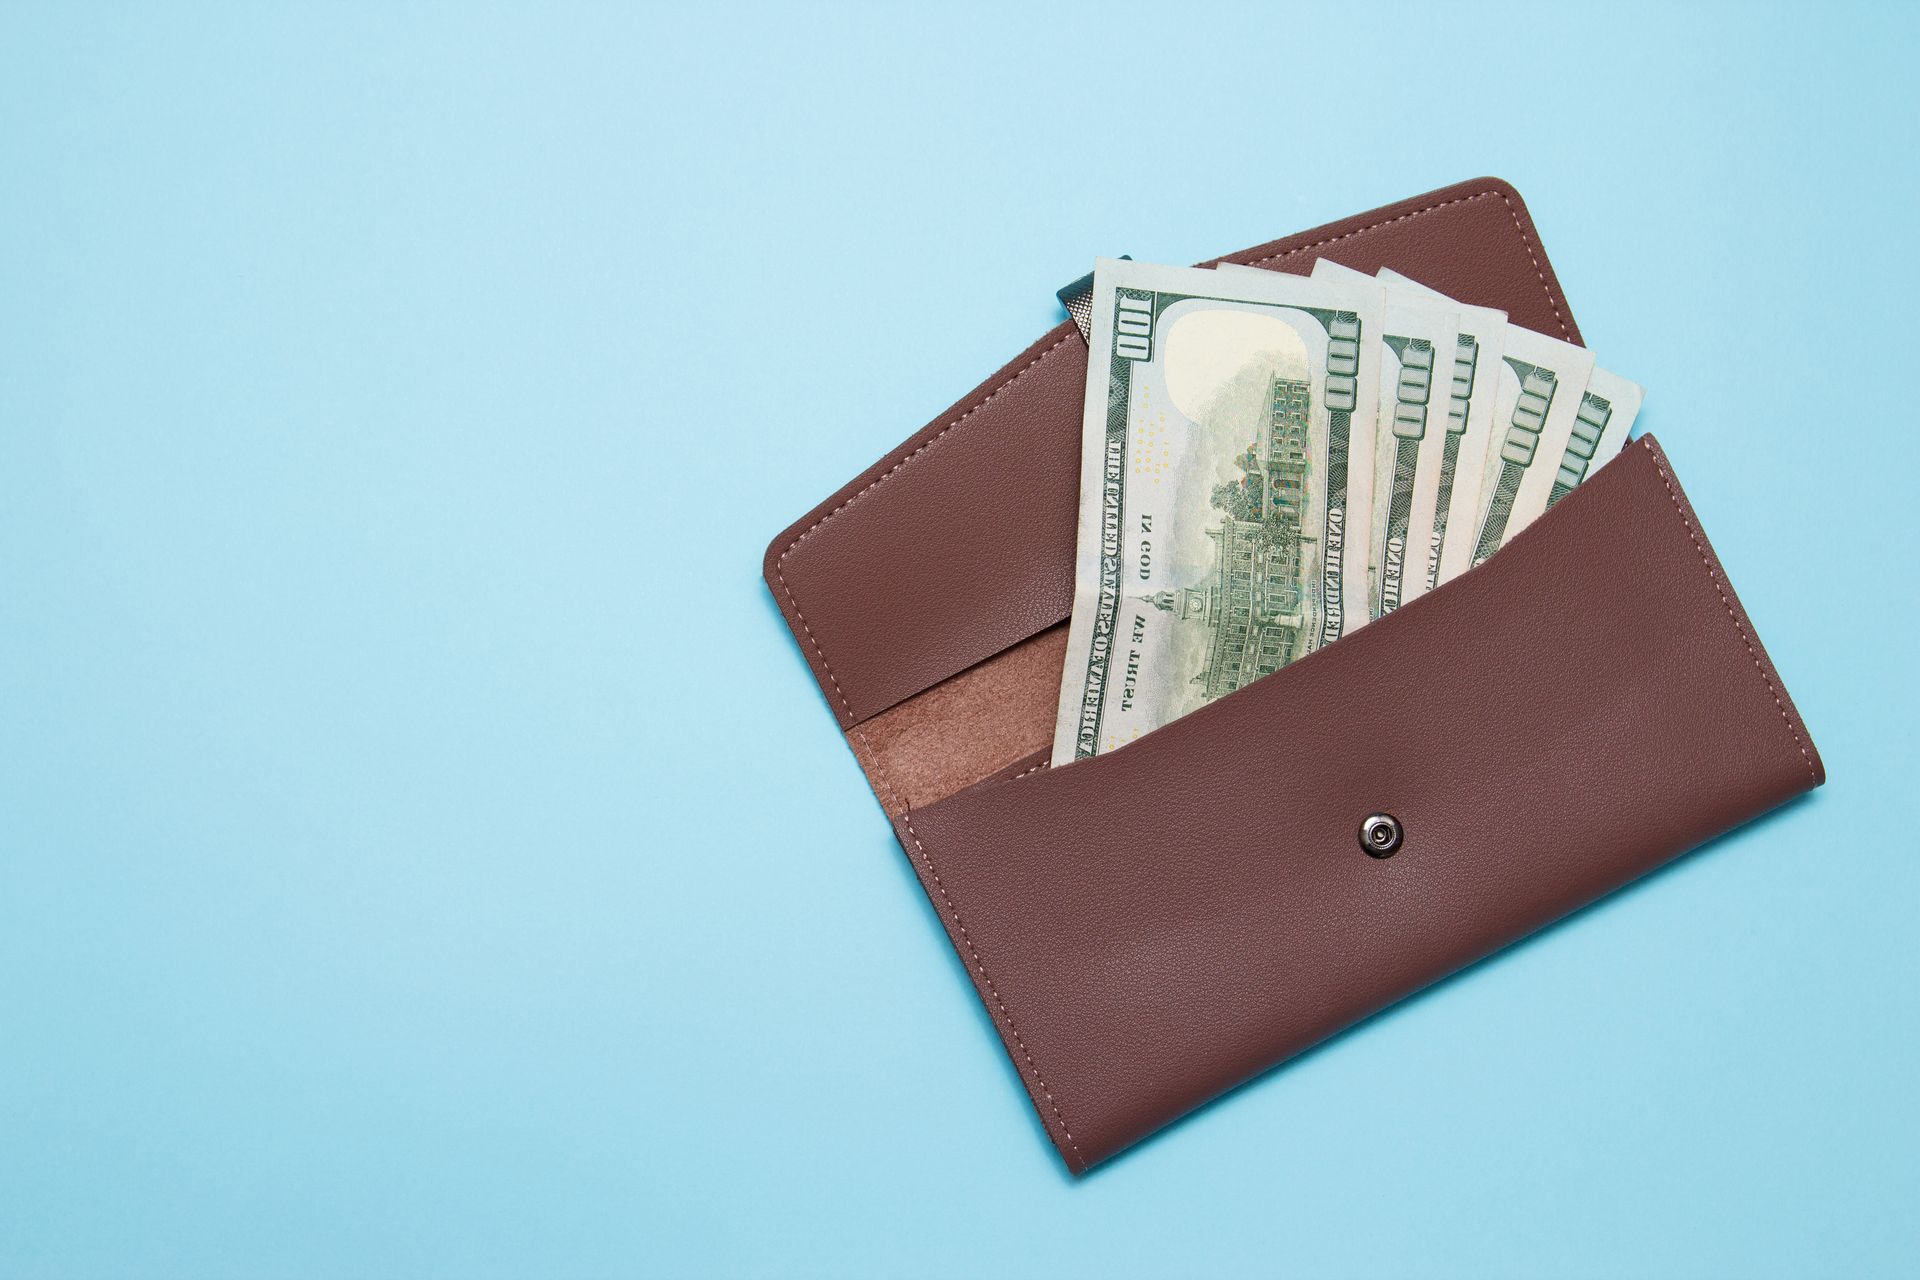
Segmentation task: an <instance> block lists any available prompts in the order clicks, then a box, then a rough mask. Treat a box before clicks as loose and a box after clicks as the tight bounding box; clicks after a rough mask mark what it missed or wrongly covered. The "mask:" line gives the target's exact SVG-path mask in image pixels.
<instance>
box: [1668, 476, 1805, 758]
mask: <svg viewBox="0 0 1920 1280" xmlns="http://www.w3.org/2000/svg"><path fill="white" fill-rule="evenodd" d="M1640 443H1641V444H1642V445H1644V446H1645V447H1646V450H1647V456H1648V457H1650V458H1652V459H1653V465H1654V469H1655V470H1656V471H1658V472H1659V473H1660V483H1661V484H1664V485H1665V486H1666V487H1667V497H1668V498H1669V499H1671V500H1672V502H1673V509H1674V511H1675V512H1676V513H1677V514H1678V515H1679V517H1680V523H1681V525H1682V526H1683V527H1684V528H1685V529H1686V531H1687V537H1689V538H1691V539H1692V540H1693V549H1694V550H1695V551H1697V552H1699V553H1700V563H1701V565H1703V566H1704V567H1705V568H1706V571H1707V581H1708V582H1711V583H1712V584H1713V589H1714V591H1716V592H1717V593H1719V596H1720V603H1721V604H1723V605H1725V606H1726V610H1727V617H1728V618H1730V619H1732V620H1733V629H1734V631H1735V632H1737V633H1738V634H1739V636H1740V643H1741V644H1744V645H1745V646H1746V647H1747V656H1748V657H1750V658H1752V659H1753V669H1754V670H1755V671H1758V672H1759V673H1760V679H1761V681H1762V682H1763V683H1764V684H1765V685H1766V686H1767V693H1768V694H1769V695H1770V696H1771V697H1772V698H1773V705H1774V706H1775V707H1777V708H1778V709H1779V711H1780V721H1781V723H1782V724H1785V725H1786V726H1787V732H1788V733H1789V734H1791V735H1792V737H1793V745H1794V746H1795V747H1797V748H1799V750H1800V758H1801V760H1803V761H1805V762H1806V766H1807V777H1808V778H1810V779H1812V780H1813V783H1814V785H1815V786H1818V785H1819V782H1820V775H1819V773H1818V772H1817V771H1816V770H1815V769H1814V767H1813V755H1812V753H1811V752H1809V751H1808V750H1807V742H1806V739H1805V738H1804V737H1803V736H1802V735H1801V733H1800V729H1799V726H1797V725H1796V724H1794V722H1793V717H1792V716H1791V715H1790V714H1788V712H1787V704H1786V700H1785V699H1783V698H1782V697H1781V696H1780V689H1779V686H1777V685H1775V684H1774V682H1773V677H1772V676H1771V675H1769V674H1767V664H1766V663H1764V662H1762V661H1761V660H1760V651H1759V649H1758V648H1757V647H1755V645H1754V642H1753V634H1752V632H1750V631H1748V630H1747V628H1746V626H1745V625H1743V624H1742V623H1741V621H1740V615H1739V614H1738V613H1736V612H1735V611H1734V608H1733V600H1732V598H1731V597H1729V596H1728V595H1727V589H1726V587H1725V586H1724V585H1723V583H1722V581H1721V575H1719V574H1717V573H1715V572H1714V571H1713V559H1712V557H1711V556H1709V555H1708V554H1707V549H1706V547H1705V546H1704V545H1703V544H1702V543H1701V541H1700V535H1699V534H1698V533H1696V532H1695V531H1694V527H1693V521H1691V520H1689V519H1688V518H1687V509H1686V508H1685V507H1683V506H1681V505H1680V494H1679V492H1678V491H1676V490H1675V488H1674V486H1673V477H1672V476H1671V475H1670V474H1669V473H1668V471H1667V467H1666V463H1665V462H1663V461H1662V460H1661V458H1660V455H1659V454H1658V453H1656V452H1655V451H1654V448H1653V441H1652V440H1651V439H1646V438H1643V439H1642V440H1641V441H1640Z"/></svg>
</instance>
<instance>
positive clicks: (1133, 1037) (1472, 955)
mask: <svg viewBox="0 0 1920 1280" xmlns="http://www.w3.org/2000/svg"><path fill="white" fill-rule="evenodd" d="M1823 777H1824V773H1823V770H1822V766H1821V764H1820V760H1819V756H1818V753H1817V752H1816V751H1815V749H1814V747H1813V744H1812V741H1811V739H1810V738H1809V737H1808V735H1807V732H1806V728H1805V726H1804V724H1803V723H1802V722H1801V720H1800V718H1799V715H1798V713H1797V712H1796V711H1795V710H1794V708H1793V704H1792V702H1791V701H1790V700H1789V699H1788V697H1787V694H1786V691H1785V688H1784V687H1783V686H1782V685H1781V683H1780V681H1779V678H1778V676H1777V674H1776V673H1775V672H1774V669H1773V666H1772V664H1771V662H1770V661H1769V660H1768V659H1767V657H1766V654H1765V652H1764V650H1763V649H1762V648H1761V647H1760V644H1759V641H1758V639H1757V638H1756V637H1755V636H1754V634H1753V631H1752V628H1751V627H1750V625H1749V624H1748V621H1747V619H1746V615H1745V613H1744V612H1743V611H1742V610H1741V608H1740V605H1739V602H1738V600H1737V599H1736V598H1735V597H1734V596H1733V593H1732V589H1731V587H1730V586H1729V585H1728V583H1727V580H1726V577H1725V575H1724V573H1723V572H1722V571H1721V569H1720V566H1719V564H1718V562H1717V560H1715V558H1714V556H1713V553H1712V551H1711V548H1710V547H1709V546H1708V544H1707V542H1706V538H1705V536H1704V534H1703V533H1702V532H1701V531H1700V529H1699V526H1698V524H1697V522H1696V521H1695V520H1694V518H1693V513H1692V511H1691V509H1690V508H1689V507H1688V505H1687V503H1686V500H1685V498H1684V496H1683V495H1682V494H1681V492H1680V490H1679V486H1678V485H1677V484H1676V483H1675V482H1674V480H1673V478H1672V475H1671V473H1670V471H1669V470H1668V468H1667V466H1666V463H1665V460H1664V458H1663V456H1662V455H1661V454H1660V452H1659V450H1658V447H1657V445H1655V444H1654V443H1653V442H1652V440H1651V439H1650V438H1648V439H1643V440H1642V441H1641V442H1639V443H1638V444H1636V445H1635V446H1633V447H1631V448H1629V450H1628V451H1627V452H1626V453H1625V454H1623V455H1622V456H1621V457H1620V458H1618V459H1617V460H1615V461H1614V462H1613V463H1610V464H1609V465H1608V466H1606V467H1604V468H1602V469H1601V471H1600V472H1599V473H1598V474H1597V475H1596V476H1595V477H1594V478H1593V479H1591V480H1590V481H1588V483H1587V484H1585V485H1583V486H1582V487H1581V488H1580V489H1579V490H1577V491H1575V492H1574V493H1573V494H1572V495H1571V496H1569V497H1568V498H1567V499H1565V500H1564V501H1563V502H1561V503H1560V504H1558V505H1557V506H1556V507H1555V508H1554V509H1553V510H1552V511H1551V512H1549V513H1548V514H1547V515H1546V516H1544V517H1542V518H1541V519H1539V520H1538V521H1536V522H1535V523H1534V524H1533V525H1531V526H1530V527H1529V528H1528V529H1527V530H1526V531H1524V532H1523V533H1522V534H1521V535H1520V536H1519V537H1517V538H1516V539H1515V540H1514V541H1513V542H1512V543H1511V544H1510V545H1509V546H1508V547H1506V548H1505V549H1503V550H1502V551H1501V552H1500V554H1499V555H1497V556H1495V557H1494V558H1493V559H1491V560H1490V561H1488V562H1487V563H1486V564H1485V565H1483V566H1481V567H1480V568H1478V569H1475V570H1473V571H1472V572H1470V573H1468V574H1466V575H1464V576H1463V577H1461V578H1459V579H1457V580H1456V581H1454V582H1452V583H1449V584H1448V585H1447V586H1445V587H1443V588H1441V589H1439V590H1437V591H1434V592H1432V593H1429V594H1428V595H1427V596H1424V597H1422V598H1421V599H1419V600H1416V601H1414V602H1412V603H1411V604H1409V605H1407V606H1406V607H1404V608H1402V609H1400V610H1399V611H1397V612H1396V613H1394V614H1393V615H1391V616H1389V617H1388V618H1386V619H1383V620H1382V621H1380V622H1378V623H1375V624H1373V625H1370V626H1368V627H1366V628H1364V629H1362V630H1361V631H1358V632H1356V633H1355V634H1354V635H1352V636H1350V637H1348V638H1347V639H1345V640H1342V641H1341V642H1340V643H1338V644H1336V645H1332V646H1329V647H1328V648H1326V649H1324V650H1321V651H1319V652H1317V653H1315V654H1312V655H1310V656H1308V657H1307V658H1305V659H1303V660H1301V661H1300V662H1297V663H1295V664H1294V665H1293V666H1291V667H1288V668H1287V669H1286V670H1284V671H1281V672H1278V673H1276V674H1275V675H1272V676H1269V677H1267V678H1265V679H1263V680H1260V681H1256V682H1255V683H1253V684H1251V685H1249V686H1248V687H1246V688H1245V689H1242V690H1241V691H1239V692H1237V693H1235V694H1232V695H1230V696H1229V697H1226V698H1223V699H1221V700H1220V701H1218V702H1215V703H1213V704H1210V705H1209V706H1207V707H1205V708H1202V709H1201V710H1199V711H1197V712H1194V713H1193V714H1191V715H1189V716H1187V717H1185V718H1184V719H1181V720H1179V721H1176V722H1174V723H1173V724H1170V725H1167V726H1165V727H1163V728H1161V729H1159V730H1156V731H1155V732H1154V733H1152V734H1150V735H1148V736H1147V737H1146V738H1144V739H1142V740H1141V741H1140V742H1138V743H1135V744H1133V745H1131V746H1129V747H1126V748H1123V749H1122V750H1119V751H1117V752H1114V753H1112V754H1110V755H1105V756H1100V757H1097V758H1095V759H1092V760H1087V761H1083V762H1080V763H1077V764H1073V765H1070V766H1067V767H1065V768H1058V769H1052V770H1043V771H1040V772H1037V773H1033V774H1031V775H1030V776H1026V777H1022V778H1019V779H1018V780H1015V781H1010V782H995V783H991V784H988V785H982V786H978V787H975V788H973V789H972V790H969V791H966V792H963V793H961V794H958V795H955V796H953V797H951V798H950V799H947V800H945V801H942V802H939V803H936V804H933V805H931V806H928V807H925V808H919V809H912V810H909V811H908V812H906V813H904V814H902V815H900V816H899V817H898V819H897V820H896V824H895V825H896V830H897V831H898V832H899V835H900V839H901V843H902V845H903V847H904V848H905V850H906V852H907V856H908V857H909V859H910V860H911V861H912V862H913V864H914V867H915V869H916V872H917V873H918V874H919V876H920V879H921V881H922V883H923V885H925V887H926V889H927V892H928V895H929V897H930V898H931V899H932V901H933V903H934V906H935V908H936V910H938V912H939V914H940V917H941V919H942V921H943V923H944V924H945V926H946V928H947V930H948V933H949V935H950V936H951V937H952V939H953V942H954V945H955V947H956V949H958V951H959V953H960V955H961V957H962V959H963V961H964V962H965V964H966V966H967V969H968V971H969V974H970V976H971V977H972V978H973V981H974V983H975V985H976V986H977V987H978V988H979V990H980V994H981V996H982V998H983V1000H985V1002H986V1004H987V1007H988V1010H989V1012H990V1013H991V1014H992V1016H993V1019H994V1022H995V1024H996V1026H997V1027H998V1028H999V1030H1000V1032H1001V1035H1002V1038H1003V1039H1004V1040H1005V1042H1006V1044H1007V1048H1008V1052H1009V1053H1010V1054H1011V1055H1012V1057H1013V1060H1014V1062H1015V1065H1016V1067H1017V1068H1018V1069H1019V1071H1020V1074H1021V1076H1022V1078H1023V1080H1025V1082H1026V1084H1027V1086H1028V1089H1029V1092H1030V1093H1031V1095H1032V1097H1033V1099H1034V1104H1035V1106H1036V1108H1037V1109H1038V1111H1039V1114H1040V1116H1041V1119H1042V1121H1043V1122H1044V1124H1045V1125H1046V1127H1047V1130H1048V1132H1049V1133H1050V1134H1051V1135H1052V1136H1053V1138H1054V1140H1055V1142H1056V1144H1057V1145H1058V1146H1059V1148H1060V1150H1061V1152H1062V1154H1063V1156H1064V1157H1065V1158H1066V1160H1067V1162H1068V1164H1069V1165H1070V1166H1071V1167H1072V1168H1074V1169H1075V1170H1076V1171H1079V1170H1084V1169H1086V1168H1087V1167H1089V1166H1090V1165H1092V1164H1094V1163H1097V1162H1098V1161H1099V1160H1101V1159H1104V1158H1106V1157H1107V1156H1109V1155H1111V1154H1113V1153H1114V1152H1116V1151H1118V1150H1120V1149H1121V1148H1123V1147H1125V1146H1127V1145H1129V1144H1131V1143H1132V1142H1134V1141H1137V1140H1138V1139H1140V1138H1141V1137H1144V1136H1145V1135H1146V1134H1148V1133H1151V1132H1152V1131H1153V1130H1155V1129H1157V1128H1159V1127H1161V1126H1162V1125H1164V1124H1166V1123H1168V1122H1169V1121H1171V1120H1173V1119H1175V1118H1177V1117H1178V1116H1180V1115H1182V1114H1184V1113H1185V1112H1187V1111H1189V1110H1191V1109H1192V1108H1194V1107H1196V1106H1198V1105H1200V1104H1201V1103H1203V1102H1205V1101H1207V1100H1208V1099H1210V1098H1212V1097H1214V1096H1217V1095H1218V1094H1220V1093H1222V1092H1224V1091H1225V1090H1227V1089H1229V1088H1232V1087H1233V1086H1235V1085H1236V1084H1238V1083H1240V1082H1242V1081H1244V1080H1246V1079H1248V1078H1249V1077H1251V1076H1253V1075H1256V1074H1258V1073H1259V1072H1261V1071H1263V1070H1265V1069H1267V1068H1270V1067H1272V1066H1273V1065H1275V1064H1277V1063H1279V1062H1281V1061H1284V1060H1286V1059H1287V1058H1289V1057H1292V1056H1293V1055H1295V1054H1297V1053H1299V1052H1300V1051H1302V1050H1304V1049H1306V1048H1307V1047H1309V1046H1311V1045H1312V1044H1314V1043H1316V1042H1318V1041H1319V1040H1321V1039H1324V1038H1325V1037H1327V1036H1329V1035H1331V1034H1333V1033H1334V1032H1336V1031H1339V1030H1340V1029H1342V1028H1344V1027H1346V1026H1349V1025H1351V1024H1352V1023H1354V1022H1357V1021H1359V1020H1360V1019H1362V1018H1364V1017H1366V1016H1368V1015H1369V1014H1372V1013H1374V1012H1376V1011H1377V1010H1379V1009H1381V1008H1383V1007H1385V1006H1387V1005H1389V1004H1391V1003H1393V1002H1394V1001H1396V1000H1398V999H1401V998H1403V997H1404V996H1406V995H1409V994H1411V993H1412V992H1414V991H1417V990H1419V989H1420V988H1421V987H1424V986H1426V985H1428V984H1429V983H1432V982H1434V981H1436V980H1438V979H1440V978H1442V977H1444V976H1446V975H1447V974H1449V973H1451V972H1453V971H1455V970H1457V969H1459V968H1461V967H1463V966H1465V965H1467V964H1469V963H1471V962H1473V961H1474V960H1476V959H1478V958H1480V957H1483V956H1485V955H1487V954H1489V953H1490V952H1492V951H1494V950H1497V949H1498V948H1500V947H1502V946H1505V945H1506V944H1508V943H1510V942H1512V941H1514V940H1516V939H1518V938H1520V937H1523V936H1525V935H1526V934H1528V933H1531V932H1533V931H1534V930H1536V929H1539V928H1540V927H1542V926H1544V925H1546V924H1548V923H1550V922H1551V921H1553V920H1555V919H1557V918H1559V917H1560V916H1563V915H1565V914H1566V913H1568V912H1570V911H1572V910H1574V909H1576V908H1578V907H1580V906H1582V905H1584V904H1585V903H1587V902H1590V901H1592V900H1593V899H1595V898H1597V897H1600V896H1602V895H1604V894H1606V893H1608V892H1610V891H1612V890H1614V889H1616V888H1618V887H1620V886H1621V885H1623V884H1625V883H1627V882H1629V881H1631V880H1633V879H1635V878H1637V877H1638V876H1640V875H1643V874H1645V873H1646V872H1648V871H1650V870H1652V869H1654V868H1655V867H1657V866H1659V865H1660V864H1662V863H1664V862H1666V861H1668V860H1669V859H1671V858H1673V857H1675V856H1677V855H1679V854H1680V853H1682V852H1684V851H1685V850H1687V849H1689V848H1691V847H1693V846H1695V845H1697V844H1699V843H1701V842H1703V841H1705V840H1707V839H1709V838H1711V837H1713V836H1714V835H1716V834H1718V833H1720V832H1722V831H1725V830H1727V829H1728V828H1730V827H1732V826H1734V825H1736V824H1738V823H1740V822H1743V821H1746V820H1747V819H1750V818H1752V817H1754V816H1756V815H1758V814H1759V813H1761V812H1763V811H1765V810H1766V809H1769V808H1771V807H1773V806H1775V805H1777V804H1779V803H1782V802H1783V801H1785V800H1787V799H1789V798H1791V797H1793V796H1794V795H1797V794H1799V793H1801V792H1804V791H1806V790H1808V789H1810V788H1812V787H1814V786H1817V785H1819V783H1820V782H1821V781H1822V779H1823ZM1376 814H1389V815H1392V816H1393V817H1394V819H1395V820H1396V826H1397V827H1398V828H1400V829H1401V830H1402V831H1403V832H1404V842H1403V843H1402V845H1401V846H1400V847H1399V848H1398V849H1397V850H1396V851H1395V852H1394V853H1393V855H1392V856H1390V857H1384V858H1383V857H1378V856H1369V850H1367V849H1365V848H1362V847H1361V839H1360V829H1361V826H1362V824H1363V823H1364V822H1366V820H1367V819H1368V818H1369V817H1370V816H1373V815H1376Z"/></svg>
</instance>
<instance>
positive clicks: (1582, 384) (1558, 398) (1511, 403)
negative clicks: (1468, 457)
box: [1440, 324, 1593, 582]
mask: <svg viewBox="0 0 1920 1280" xmlns="http://www.w3.org/2000/svg"><path fill="white" fill-rule="evenodd" d="M1499 373H1500V380H1499V384H1498V386H1497V387H1496V389H1495V392H1494V401H1493V404H1494V413H1493V440H1492V444H1491V447H1490V448H1489V449H1488V450H1487V460H1486V466H1485V467H1484V468H1483V469H1482V470H1481V473H1480V496H1479V499H1478V500H1477V504H1476V505H1477V506H1478V508H1479V511H1478V515H1477V518H1476V521H1475V529H1476V531H1475V533H1474V536H1473V537H1472V538H1470V539H1459V540H1457V541H1456V540H1455V539H1453V538H1449V539H1448V540H1447V543H1448V545H1447V549H1446V555H1445V558H1444V559H1443V560H1442V562H1441V565H1440V580H1441V581H1442V582H1445V581H1447V580H1448V579H1449V578H1453V577H1456V576H1458V575H1459V574H1462V573H1465V572H1466V571H1467V570H1468V569H1470V568H1472V567H1473V566H1474V565H1477V564H1479V563H1480V562H1481V561H1483V560H1485V559H1486V558H1487V557H1488V556H1490V555H1492V554H1493V553H1494V552H1496V551H1498V550H1499V549H1500V548H1501V547H1502V546H1504V545H1506V543H1507V540H1508V539H1510V538H1512V537H1513V535H1514V534H1516V533H1518V532H1520V530H1522V529H1524V528H1525V527H1526V526H1527V525H1529V524H1531V523H1532V522H1533V520H1534V518H1535V517H1536V516H1538V515H1540V514H1541V513H1542V512H1544V511H1545V510H1546V509H1547V494H1548V492H1549V491H1550V490H1551V489H1552V487H1553V481H1554V479H1555V478H1556V477H1557V476H1558V475H1559V473H1560V461H1561V459H1562V458H1563V457H1564V456H1565V455H1566V452H1567V442H1568V441H1569V440H1570V439H1572V438H1573V423H1574V418H1575V415H1576V414H1577V413H1578V411H1579V408H1580V394H1581V392H1583V391H1585V390H1586V389H1587V379H1588V377H1589V376H1590V375H1591V374H1592V373H1593V353H1592V352H1590V351H1588V350H1587V349H1586V348H1584V347H1576V346H1574V345H1573V344H1572V343H1571V342H1562V341H1560V340H1559V339H1558V338H1549V337H1547V336H1546V335H1545V334H1542V333H1535V332H1534V331H1533V330H1531V329H1522V328H1521V327H1520V326H1518V325H1513V324H1510V325H1508V326H1507V337H1506V349H1505V350H1504V351H1502V352H1501V355H1500V367H1499Z"/></svg>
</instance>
